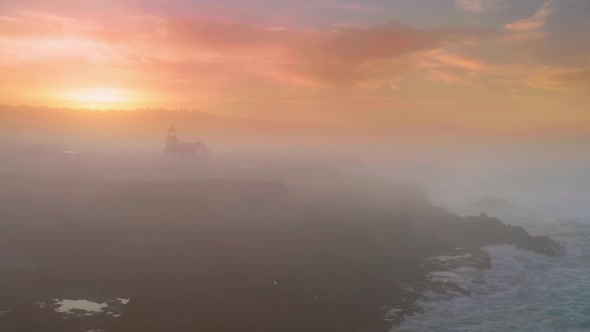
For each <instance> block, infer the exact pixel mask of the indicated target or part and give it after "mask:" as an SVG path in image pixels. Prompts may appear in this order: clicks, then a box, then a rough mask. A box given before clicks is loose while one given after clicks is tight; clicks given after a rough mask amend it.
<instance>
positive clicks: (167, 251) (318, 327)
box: [0, 178, 556, 332]
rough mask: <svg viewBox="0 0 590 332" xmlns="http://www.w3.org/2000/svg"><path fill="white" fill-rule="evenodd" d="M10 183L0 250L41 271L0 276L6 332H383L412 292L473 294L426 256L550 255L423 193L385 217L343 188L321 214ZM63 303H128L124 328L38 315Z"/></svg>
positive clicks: (261, 198) (191, 194) (281, 189)
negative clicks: (447, 280)
mask: <svg viewBox="0 0 590 332" xmlns="http://www.w3.org/2000/svg"><path fill="white" fill-rule="evenodd" d="M12 181H13V184H14V183H16V182H18V180H17V179H13V180H12ZM15 181H16V182H15ZM52 181H58V182H59V181H61V180H55V179H53V180H52ZM47 183H52V185H51V186H50V187H46V185H47ZM13 187H15V186H14V185H13ZM16 187H18V188H20V189H19V190H18V191H11V192H4V193H2V197H5V198H6V199H10V204H3V205H2V206H0V215H1V216H2V219H1V220H2V222H1V223H0V243H2V244H3V246H5V247H7V248H10V249H11V250H12V251H13V252H18V253H19V254H20V255H23V256H25V257H29V258H30V259H31V260H32V261H34V262H36V263H37V264H36V267H34V268H28V269H15V268H11V269H6V268H4V269H0V284H3V285H11V286H10V287H2V288H0V299H1V300H2V301H0V304H1V305H2V307H0V310H7V311H10V312H9V313H7V314H4V315H2V316H0V331H7V332H12V331H19V332H27V331H31V332H32V331H35V332H37V331H40V330H43V331H47V332H51V331H60V332H69V331H72V332H74V331H76V332H77V331H82V330H92V329H97V328H99V329H100V330H103V331H109V332H134V331H141V332H149V331H175V332H185V331H187V332H188V331H238V330H239V331H256V332H265V331H268V332H275V331H285V332H301V331H305V332H314V331H317V332H330V331H334V332H373V331H387V330H388V329H389V327H390V325H391V324H392V322H391V321H386V320H384V318H385V315H386V313H387V312H388V311H389V310H390V309H391V308H394V307H396V308H402V309H403V310H404V311H406V312H411V311H412V310H415V308H413V307H412V303H413V302H414V301H415V300H417V299H418V298H419V295H417V294H416V293H414V292H411V291H409V290H408V289H407V288H408V286H412V287H414V288H416V289H420V288H422V289H427V288H430V287H440V288H441V291H442V290H443V289H450V290H454V291H456V292H466V291H465V290H463V289H460V288H457V286H456V285H454V284H446V285H434V284H432V283H429V282H428V280H427V278H426V272H427V271H425V269H424V267H423V265H422V264H421V262H422V260H423V259H424V258H426V257H429V256H432V255H438V254H442V253H445V252H448V251H449V250H453V248H455V247H456V246H458V245H460V246H471V247H474V248H475V247H480V246H483V245H488V244H514V245H517V246H519V247H521V248H524V249H529V250H533V251H536V252H541V253H546V254H554V253H556V251H555V250H556V244H555V242H554V241H552V240H551V239H548V238H545V237H532V236H530V235H529V234H528V233H527V232H526V231H524V230H523V229H522V228H519V227H512V226H508V225H505V224H504V223H502V222H501V221H499V220H497V219H494V218H490V217H487V216H485V215H482V216H479V217H469V218H461V217H457V216H454V215H452V214H449V213H446V212H444V210H441V209H439V208H436V207H432V206H431V205H430V203H429V202H428V201H427V200H423V199H421V198H420V197H422V196H421V195H420V194H419V192H416V191H412V192H411V193H412V194H411V197H405V198H404V197H402V195H401V194H400V193H399V192H396V195H397V196H395V197H398V198H396V200H395V201H393V203H394V205H395V209H394V210H391V209H387V208H383V207H382V206H381V207H380V206H379V205H378V204H373V205H371V204H368V203H367V204H364V203H363V202H362V201H360V198H362V197H365V196H364V195H359V196H356V197H360V198H358V199H357V200H356V201H355V200H353V199H351V198H352V197H353V196H352V195H344V193H343V192H342V191H341V192H340V193H339V194H341V197H343V198H344V199H346V200H347V202H349V204H340V203H338V201H334V202H335V203H338V204H332V203H333V202H331V204H325V205H321V204H315V205H313V204H310V203H307V202H302V200H298V199H293V198H292V197H291V195H290V194H289V193H288V190H287V187H285V186H284V185H281V184H279V183H273V182H267V181H261V182H257V181H238V180H235V181H226V180H223V181H215V180H208V181H195V182H192V183H186V182H184V183H161V182H160V183H159V182H149V183H142V182H134V183H118V184H117V183H108V182H101V181H98V180H92V179H90V178H84V181H79V182H76V180H71V179H70V181H67V185H65V184H64V185H58V186H56V185H54V182H51V181H49V182H47V181H38V180H36V181H24V180H23V181H22V182H21V183H20V185H19V186H16ZM49 188H51V190H47V189H49ZM2 190H3V189H2V188H0V191H2ZM381 192H388V189H386V188H383V191H381ZM369 197H371V196H369ZM380 200H383V202H386V201H387V197H381V198H380ZM373 202H374V203H375V201H373ZM399 211H407V214H406V215H405V216H404V215H399V214H398V212H399ZM465 294H468V293H465ZM64 297H69V298H97V297H100V298H115V297H125V298H131V301H130V302H129V304H128V305H127V306H126V307H125V308H124V309H123V313H122V316H121V317H118V318H117V317H111V316H107V315H102V316H96V317H94V316H93V317H90V318H88V319H84V318H80V319H62V317H60V316H59V314H57V313H54V312H52V311H51V310H49V309H42V308H40V307H39V306H36V305H34V303H35V302H38V301H49V300H51V299H55V298H64Z"/></svg>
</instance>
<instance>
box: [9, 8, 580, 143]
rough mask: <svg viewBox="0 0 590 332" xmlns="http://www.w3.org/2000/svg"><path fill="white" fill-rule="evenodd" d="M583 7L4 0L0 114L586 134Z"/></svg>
mask: <svg viewBox="0 0 590 332" xmlns="http://www.w3.org/2000/svg"><path fill="white" fill-rule="evenodd" d="M589 15H590V1H587V0H363V1H360V0H313V1H312V0H298V1H292V0H249V1H245V0H223V1H220V0H177V1H168V0H102V1H96V0H95V1H87V0H78V1H73V0H2V1H0V103H4V104H9V105H17V104H29V105H49V106H59V107H76V108H78V107H79V108H137V107H152V108H156V107H167V108H181V109H200V110H203V111H206V112H211V113H215V114H223V115H229V116H236V117H254V118H263V119H273V120H281V121H293V122H301V123H321V124H331V125H341V126H348V127H351V128H353V127H354V128H364V130H365V131H367V132H371V130H385V131H386V130H407V131H412V130H414V129H416V130H419V129H421V130H426V131H429V132H434V133H436V132H438V131H441V132H442V131H447V132H448V131H454V132H464V133H491V134H493V135H519V136H522V137H529V136H535V137H536V136H550V137H556V138H560V137H580V138H586V136H588V135H590V108H589V106H590V38H588V36H589V35H590V20H588V16H589Z"/></svg>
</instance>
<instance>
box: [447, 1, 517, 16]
mask: <svg viewBox="0 0 590 332" xmlns="http://www.w3.org/2000/svg"><path fill="white" fill-rule="evenodd" d="M506 7H507V4H506V0H455V8H457V9H459V10H462V11H466V12H471V13H475V14H481V13H483V12H486V11H490V10H497V9H501V8H506Z"/></svg>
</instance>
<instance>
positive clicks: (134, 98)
mask: <svg viewBox="0 0 590 332" xmlns="http://www.w3.org/2000/svg"><path fill="white" fill-rule="evenodd" d="M138 97H139V96H138V94H137V93H135V92H132V91H130V90H126V89H119V88H77V89H71V90H68V91H66V92H65V93H63V94H62V98H63V99H65V100H67V101H68V102H69V103H71V104H74V105H75V106H77V107H81V108H115V107H126V106H129V105H130V104H134V103H137V102H138V101H139V100H138V99H139V98H138Z"/></svg>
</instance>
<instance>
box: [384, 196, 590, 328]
mask: <svg viewBox="0 0 590 332" xmlns="http://www.w3.org/2000/svg"><path fill="white" fill-rule="evenodd" d="M455 192H457V191H455ZM463 194H465V195H455V196H453V197H449V196H447V197H446V201H445V197H443V196H438V197H436V196H435V198H437V199H438V201H439V202H440V201H444V202H443V204H447V206H452V208H450V210H452V211H457V210H458V211H459V213H460V214H476V213H478V212H486V213H488V214H489V215H492V216H497V217H499V218H500V219H501V220H503V221H504V222H506V223H508V224H513V225H518V226H522V227H523V228H525V229H526V230H527V231H528V232H529V233H531V234H533V235H546V236H550V237H552V238H553V239H555V240H557V241H559V242H560V243H561V244H562V246H563V247H564V248H565V255H564V256H558V257H549V256H545V255H542V254H537V253H533V252H530V251H526V250H521V249H517V248H515V247H514V246H507V245H494V246H487V247H484V248H483V249H484V250H485V251H486V252H487V253H488V254H489V255H490V256H491V257H492V262H491V263H492V264H491V265H492V266H491V268H490V269H484V270H479V269H473V268H466V267H461V268H456V269H454V270H451V271H445V272H441V273H438V274H437V273H436V272H434V273H433V276H432V277H433V278H437V279H439V280H440V279H443V280H447V281H453V282H456V283H457V284H459V285H460V286H461V287H463V288H466V289H469V290H471V296H463V295H460V294H457V295H456V296H454V297H449V296H441V295H440V294H434V293H431V294H423V295H426V297H427V298H428V300H424V301H422V302H420V303H419V305H420V307H421V308H422V309H423V310H424V312H423V313H419V314H416V315H414V316H409V317H406V320H405V322H403V323H402V324H401V325H400V326H398V327H396V328H394V329H393V331H398V332H402V331H412V332H420V331H440V332H446V331H452V332H455V331H456V332H462V331H465V332H467V331H469V332H479V331H481V332H483V331H485V332H494V331H518V332H520V331H531V332H533V331H534V332H544V331H547V332H549V331H565V332H569V331H571V332H576V331H580V332H582V331H586V332H587V331H590V210H589V209H588V206H587V202H588V199H590V196H589V195H588V193H587V192H585V193H583V195H580V193H570V194H567V195H566V194H564V193H563V192H561V193H560V194H559V195H557V194H553V193H551V194H547V196H546V197H539V195H538V192H537V195H536V196H535V195H533V193H532V191H531V192H527V193H516V192H513V194H512V196H511V197H510V200H507V201H510V202H517V203H515V204H514V205H509V206H504V207H502V208H497V207H496V208H495V209H492V208H490V210H489V211H481V210H482V208H481V206H478V207H474V206H472V205H471V206H469V205H468V204H464V203H461V204H458V202H466V201H467V200H466V199H465V198H466V197H474V193H473V192H472V191H471V192H468V191H465V192H463ZM461 196H462V197H461ZM475 197H477V196H475ZM483 210H485V209H483ZM435 259H436V258H435ZM444 259H445V260H448V259H449V257H444ZM455 259H457V260H468V259H470V258H469V257H465V256H459V257H456V258H455ZM455 263H457V262H455ZM453 266H456V265H455V264H454V265H453ZM463 266H465V265H463Z"/></svg>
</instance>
